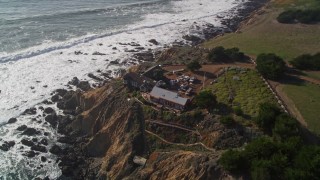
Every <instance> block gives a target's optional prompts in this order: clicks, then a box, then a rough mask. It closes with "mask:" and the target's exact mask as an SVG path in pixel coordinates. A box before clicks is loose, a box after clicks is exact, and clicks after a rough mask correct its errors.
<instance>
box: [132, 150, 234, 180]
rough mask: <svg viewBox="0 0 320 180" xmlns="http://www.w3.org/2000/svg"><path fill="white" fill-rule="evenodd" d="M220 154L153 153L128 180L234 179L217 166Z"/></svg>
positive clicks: (187, 152) (188, 152)
mask: <svg viewBox="0 0 320 180" xmlns="http://www.w3.org/2000/svg"><path fill="white" fill-rule="evenodd" d="M217 159H218V153H201V152H191V151H179V150H177V151H171V152H153V153H152V154H151V155H150V156H149V158H148V161H147V164H146V166H145V167H144V168H141V169H139V170H137V171H136V172H135V173H132V174H131V175H130V176H129V177H127V178H126V179H132V180H133V179H152V180H162V179H203V180H204V179H233V178H232V177H231V176H229V175H228V174H226V173H224V172H223V171H222V170H221V169H220V168H219V166H218V164H217Z"/></svg>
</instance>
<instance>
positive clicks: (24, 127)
mask: <svg viewBox="0 0 320 180" xmlns="http://www.w3.org/2000/svg"><path fill="white" fill-rule="evenodd" d="M27 128H28V126H26V125H21V126H19V127H18V128H17V130H18V131H24V130H26V129H27Z"/></svg>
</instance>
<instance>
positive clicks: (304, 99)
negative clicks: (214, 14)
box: [203, 0, 320, 133]
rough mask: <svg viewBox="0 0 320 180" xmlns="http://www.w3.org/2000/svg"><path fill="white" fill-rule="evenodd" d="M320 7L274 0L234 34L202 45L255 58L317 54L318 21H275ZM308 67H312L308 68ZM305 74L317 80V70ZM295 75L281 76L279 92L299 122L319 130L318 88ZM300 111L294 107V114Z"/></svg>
mask: <svg viewBox="0 0 320 180" xmlns="http://www.w3.org/2000/svg"><path fill="white" fill-rule="evenodd" d="M316 7H320V1H318V0H273V1H271V2H270V3H269V5H268V6H266V7H265V8H263V9H261V10H260V11H259V12H257V13H256V14H255V15H254V16H253V17H252V18H251V19H250V20H248V21H247V22H246V24H244V26H243V27H241V28H240V30H238V32H236V33H229V34H225V35H223V36H220V37H217V38H215V39H212V40H210V41H208V42H205V43H204V44H203V46H204V47H206V48H214V47H217V46H223V47H225V48H233V47H238V48H239V49H240V51H242V52H244V53H245V54H248V55H251V56H253V57H257V56H258V55H259V54H262V53H274V54H276V55H278V56H280V57H281V58H283V59H284V60H285V61H286V62H289V61H292V60H293V59H294V58H296V57H299V56H301V55H302V54H312V55H314V54H317V53H319V50H320V24H319V23H318V24H311V25H307V24H301V23H294V24H281V23H279V22H278V21H277V17H278V16H279V14H280V13H282V12H284V11H287V10H290V9H302V10H303V9H314V8H316ZM309 69H310V68H309ZM310 70H311V69H310ZM301 74H302V75H304V76H307V77H309V78H313V79H315V80H319V72H317V71H314V72H302V73H301ZM292 79H294V78H289V79H288V78H283V79H281V81H280V84H279V86H280V87H282V88H277V89H279V91H283V92H281V94H285V95H286V96H288V98H289V99H290V100H292V102H293V103H294V104H289V106H291V107H292V109H297V110H298V111H299V112H300V114H301V115H302V116H303V117H302V118H299V120H300V121H301V122H306V124H308V125H307V126H308V127H309V128H310V129H312V130H313V131H314V132H316V133H320V129H319V128H318V127H319V126H320V121H319V112H318V109H319V108H320V105H319V103H318V102H317V100H318V98H317V97H318V96H320V87H319V86H318V85H312V84H310V83H307V82H305V83H301V81H300V80H298V79H297V80H296V81H292ZM299 112H296V110H294V113H298V114H295V116H297V117H299V116H300V115H299Z"/></svg>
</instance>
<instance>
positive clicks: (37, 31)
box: [0, 0, 247, 179]
mask: <svg viewBox="0 0 320 180" xmlns="http://www.w3.org/2000/svg"><path fill="white" fill-rule="evenodd" d="M245 2H247V0H91V1H85V0H28V1H26V0H0V124H1V127H0V138H1V139H0V140H1V141H0V145H1V144H2V143H4V141H15V143H16V144H15V145H14V146H13V147H12V148H11V149H10V150H9V151H1V150H0V179H33V178H35V177H41V178H43V177H46V176H48V177H49V178H51V179H55V178H57V177H59V176H60V175H61V172H60V170H59V168H58V165H57V164H58V162H56V157H55V156H54V155H51V154H50V153H40V154H39V155H36V156H35V157H34V158H27V157H26V156H24V155H23V154H25V153H26V152H28V151H29V149H30V148H29V147H27V146H23V145H22V144H21V140H22V139H23V138H26V137H25V136H23V135H21V133H20V132H19V131H17V130H16V128H17V127H18V126H21V125H27V126H28V127H33V128H36V129H38V130H41V132H47V134H46V136H45V135H39V136H38V137H36V138H37V140H34V141H35V142H36V141H40V140H41V139H43V138H46V139H47V140H48V142H49V145H48V148H49V147H50V146H52V144H54V143H56V140H57V138H58V137H59V136H60V135H59V134H58V133H57V132H56V130H55V129H53V128H51V127H50V125H48V124H46V123H45V122H44V121H43V117H42V116H41V114H39V113H38V114H36V115H33V116H31V115H30V116H28V115H27V116H22V115H21V113H22V112H23V111H24V110H25V109H27V108H31V107H34V106H35V107H39V106H40V105H41V104H40V103H41V102H42V101H43V100H45V99H48V98H50V94H51V92H53V91H54V90H55V89H58V88H67V86H66V85H67V83H68V81H70V80H71V79H72V78H73V77H78V78H79V79H81V80H87V81H89V82H90V83H92V84H94V83H96V81H95V80H94V79H91V78H89V77H88V74H89V73H93V74H95V75H96V76H98V77H101V76H102V75H101V73H99V72H108V73H110V76H116V75H117V73H116V72H117V71H118V70H119V69H126V68H128V67H130V66H131V65H132V64H135V63H133V60H132V52H133V51H136V49H135V48H136V46H131V45H128V44H139V47H141V48H140V49H146V50H149V51H157V50H161V49H163V47H170V46H171V45H172V44H173V43H174V42H177V41H181V42H185V43H187V42H186V41H185V40H184V39H183V38H182V36H183V35H196V36H198V37H200V38H203V37H202V36H203V33H202V31H201V29H202V28H203V27H205V26H207V25H208V24H210V25H213V26H215V27H222V26H223V25H222V24H221V21H222V19H226V18H231V17H233V16H236V15H237V11H238V10H239V9H241V8H243V4H244V3H245ZM150 39H156V41H157V42H159V44H157V45H155V44H152V43H150V42H149V40H150ZM75 52H80V53H75ZM97 52H99V53H100V54H103V55H96V54H97ZM112 61H117V62H118V63H116V64H115V63H113V64H111V63H110V62H112ZM50 106H52V107H53V108H55V105H50ZM11 117H16V118H17V119H18V121H17V122H16V123H14V124H5V123H6V122H7V121H8V119H9V118H11ZM27 138H29V139H31V137H27ZM41 156H44V157H46V159H47V160H46V162H41V160H40V159H41Z"/></svg>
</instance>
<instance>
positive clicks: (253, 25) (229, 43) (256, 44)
mask: <svg viewBox="0 0 320 180" xmlns="http://www.w3.org/2000/svg"><path fill="white" fill-rule="evenodd" d="M316 3H317V0H276V1H273V2H272V3H271V4H270V5H269V6H268V8H266V9H265V11H264V13H263V14H261V15H259V16H256V17H255V18H254V19H253V20H250V21H249V22H248V24H247V25H245V26H244V27H243V28H242V29H241V30H240V31H241V32H239V33H230V34H226V35H224V36H221V37H218V38H215V39H212V40H210V41H208V42H206V43H204V44H203V46H205V47H207V48H212V47H215V46H224V47H227V48H230V47H239V48H240V50H241V51H243V52H245V53H246V54H249V55H253V56H256V55H258V54H260V53H276V54H278V55H280V56H281V57H283V58H284V59H286V60H291V59H292V58H294V57H296V56H298V55H301V54H303V53H312V54H313V53H316V52H318V51H319V47H320V25H319V24H318V25H302V24H280V23H278V22H277V21H276V17H277V16H278V14H279V13H280V12H282V11H283V9H287V8H294V7H299V8H301V7H307V6H311V7H312V6H315V4H316ZM318 3H320V1H318ZM294 4H295V5H294Z"/></svg>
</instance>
